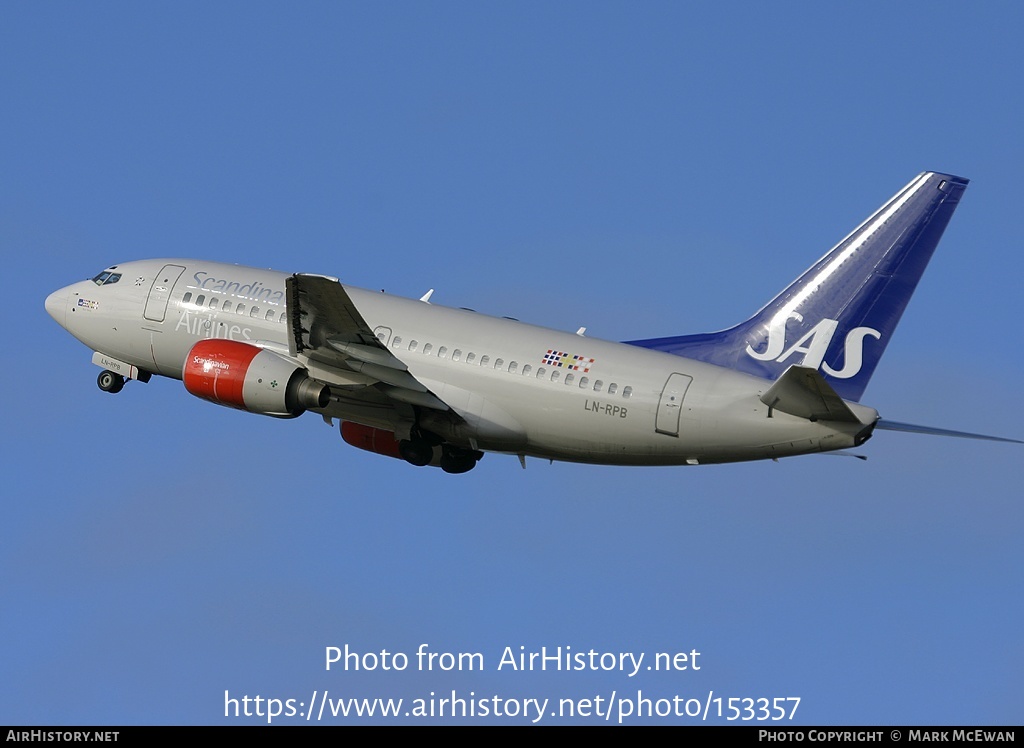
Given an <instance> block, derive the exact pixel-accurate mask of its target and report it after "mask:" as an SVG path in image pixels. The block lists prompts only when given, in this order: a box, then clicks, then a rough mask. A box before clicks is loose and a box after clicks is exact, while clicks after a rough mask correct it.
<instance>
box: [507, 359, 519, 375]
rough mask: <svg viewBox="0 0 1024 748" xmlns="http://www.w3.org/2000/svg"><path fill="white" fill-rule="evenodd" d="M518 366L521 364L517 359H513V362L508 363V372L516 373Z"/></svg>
mask: <svg viewBox="0 0 1024 748" xmlns="http://www.w3.org/2000/svg"><path fill="white" fill-rule="evenodd" d="M518 368H519V364H517V363H516V362H515V361H513V362H511V363H510V364H509V365H508V373H509V374H515V373H516V369H518Z"/></svg>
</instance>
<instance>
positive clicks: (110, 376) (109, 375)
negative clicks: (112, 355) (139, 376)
mask: <svg viewBox="0 0 1024 748" xmlns="http://www.w3.org/2000/svg"><path fill="white" fill-rule="evenodd" d="M96 384H97V385H99V388H100V389H101V390H103V391H104V392H109V393H110V394H112V395H113V394H116V393H118V392H120V391H121V390H123V389H124V377H122V376H121V375H120V374H116V373H114V372H112V371H109V370H107V369H104V370H103V371H101V372H100V375H99V376H98V377H96Z"/></svg>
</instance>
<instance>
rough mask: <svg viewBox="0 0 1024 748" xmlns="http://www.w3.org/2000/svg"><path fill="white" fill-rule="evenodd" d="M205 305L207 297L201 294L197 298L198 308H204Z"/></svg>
mask: <svg viewBox="0 0 1024 748" xmlns="http://www.w3.org/2000/svg"><path fill="white" fill-rule="evenodd" d="M205 303H206V297H205V296H203V295H202V294H199V295H198V296H197V297H196V306H202V305H203V304H205Z"/></svg>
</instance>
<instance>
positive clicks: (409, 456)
mask: <svg viewBox="0 0 1024 748" xmlns="http://www.w3.org/2000/svg"><path fill="white" fill-rule="evenodd" d="M398 454H400V455H402V459H403V460H405V461H406V462H408V463H409V464H410V465H415V466H416V467H423V466H424V465H429V464H430V461H431V460H433V459H434V448H433V447H432V446H430V445H429V444H427V443H426V442H424V441H419V440H417V441H410V440H409V439H403V440H402V441H400V442H399V443H398Z"/></svg>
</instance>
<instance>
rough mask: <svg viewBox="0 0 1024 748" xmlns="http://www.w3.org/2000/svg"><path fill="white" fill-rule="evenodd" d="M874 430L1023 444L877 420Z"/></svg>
mask: <svg viewBox="0 0 1024 748" xmlns="http://www.w3.org/2000/svg"><path fill="white" fill-rule="evenodd" d="M875 428H876V429H882V430H883V431H907V432H909V433H911V434H931V435H932V436H955V437H958V438H960V439H984V440H985V441H989V442H1009V443H1010V444H1024V441H1021V440H1020V439H1007V438H1005V437H1002V436H988V435H987V434H972V433H970V432H967V431H951V430H949V429H935V428H932V427H931V426H918V425H917V424H913V423H899V422H898V421H886V420H885V419H884V418H883V419H879V421H878V423H876V424H875Z"/></svg>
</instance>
